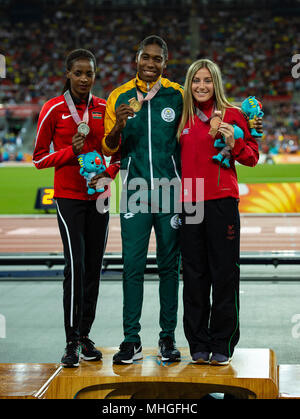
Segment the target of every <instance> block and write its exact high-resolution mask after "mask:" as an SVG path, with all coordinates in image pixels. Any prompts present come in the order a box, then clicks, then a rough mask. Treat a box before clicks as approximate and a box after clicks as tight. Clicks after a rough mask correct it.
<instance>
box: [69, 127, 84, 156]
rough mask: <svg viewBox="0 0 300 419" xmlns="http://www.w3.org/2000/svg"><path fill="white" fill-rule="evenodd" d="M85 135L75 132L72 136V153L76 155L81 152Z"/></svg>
mask: <svg viewBox="0 0 300 419" xmlns="http://www.w3.org/2000/svg"><path fill="white" fill-rule="evenodd" d="M84 140H85V135H83V134H80V133H79V132H77V133H76V134H75V135H74V137H73V138H72V148H73V153H74V154H76V155H78V154H80V153H81V150H82V148H83V146H84Z"/></svg>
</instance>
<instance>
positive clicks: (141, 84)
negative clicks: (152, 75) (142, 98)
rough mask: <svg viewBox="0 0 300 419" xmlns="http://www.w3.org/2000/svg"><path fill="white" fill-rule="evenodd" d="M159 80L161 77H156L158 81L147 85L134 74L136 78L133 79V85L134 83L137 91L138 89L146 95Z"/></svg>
mask: <svg viewBox="0 0 300 419" xmlns="http://www.w3.org/2000/svg"><path fill="white" fill-rule="evenodd" d="M160 79H161V75H160V76H159V77H158V79H156V80H155V81H153V82H151V83H148V82H146V81H144V80H142V79H141V78H140V77H139V74H138V73H137V74H136V78H135V83H136V87H137V88H138V89H140V90H141V91H142V92H145V93H147V92H149V90H151V89H152V87H153V86H154V85H155V83H157V82H158V80H160Z"/></svg>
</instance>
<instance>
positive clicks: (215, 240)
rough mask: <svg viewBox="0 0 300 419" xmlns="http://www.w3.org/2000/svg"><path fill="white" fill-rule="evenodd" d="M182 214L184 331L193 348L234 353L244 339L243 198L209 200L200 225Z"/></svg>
mask: <svg viewBox="0 0 300 419" xmlns="http://www.w3.org/2000/svg"><path fill="white" fill-rule="evenodd" d="M181 218H182V222H181V227H180V244H181V251H182V263H183V282H184V288H183V304H184V332H185V336H186V338H187V340H188V343H189V346H190V352H191V354H193V353H195V352H199V351H208V352H217V353H221V354H224V355H227V356H232V354H233V351H234V347H235V346H236V344H237V342H238V340H239V279H240V269H239V257H240V217H239V211H238V202H237V200H236V199H233V198H224V199H216V200H210V201H205V203H204V219H203V221H202V222H201V223H199V224H187V223H186V215H185V214H184V213H183V214H182V217H181ZM211 291H212V293H211ZM210 295H211V298H210Z"/></svg>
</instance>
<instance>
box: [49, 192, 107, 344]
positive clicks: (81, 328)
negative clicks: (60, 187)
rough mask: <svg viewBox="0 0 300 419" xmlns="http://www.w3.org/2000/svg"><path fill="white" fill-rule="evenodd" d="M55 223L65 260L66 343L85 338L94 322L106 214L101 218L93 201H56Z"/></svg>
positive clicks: (105, 234)
mask: <svg viewBox="0 0 300 419" xmlns="http://www.w3.org/2000/svg"><path fill="white" fill-rule="evenodd" d="M57 219H58V225H59V230H60V234H61V238H62V242H63V247H64V257H65V269H64V277H65V278H64V283H63V306H64V325H65V332H66V341H67V342H69V341H73V340H77V339H78V338H79V337H80V336H88V334H89V332H90V329H91V326H92V324H93V321H94V318H95V313H96V305H97V299H98V293H99V283H100V273H101V267H102V259H103V254H104V251H105V246H106V239H107V233H108V220H109V214H108V212H107V213H105V214H100V213H99V212H98V211H97V209H96V201H83V200H77V199H67V198H58V199H57Z"/></svg>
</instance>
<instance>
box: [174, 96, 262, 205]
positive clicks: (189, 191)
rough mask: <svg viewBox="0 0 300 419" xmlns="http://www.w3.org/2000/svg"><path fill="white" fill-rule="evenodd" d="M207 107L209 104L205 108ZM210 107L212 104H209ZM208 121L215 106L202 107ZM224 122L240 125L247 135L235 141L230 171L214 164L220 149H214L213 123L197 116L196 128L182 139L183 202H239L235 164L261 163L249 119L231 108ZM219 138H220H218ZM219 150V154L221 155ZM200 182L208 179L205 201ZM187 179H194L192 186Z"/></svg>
mask: <svg viewBox="0 0 300 419" xmlns="http://www.w3.org/2000/svg"><path fill="white" fill-rule="evenodd" d="M204 105H205V104H204ZM208 105H210V104H208ZM201 109H202V110H203V112H204V113H205V114H207V116H208V117H210V115H211V110H212V104H211V106H209V107H205V106H204V107H203V106H202V107H201ZM223 121H224V122H227V123H229V124H232V125H233V124H236V125H237V126H239V127H240V128H241V129H242V130H243V131H244V138H243V139H242V138H239V139H237V140H236V141H235V146H234V147H233V149H232V150H231V155H232V159H231V167H230V168H228V169H226V168H222V167H220V166H219V165H218V164H216V163H214V162H213V160H212V157H213V156H214V155H215V154H218V152H219V151H220V149H217V148H215V147H214V139H213V138H212V137H211V135H209V134H208V131H209V128H210V125H209V123H205V122H202V121H201V120H200V119H199V118H198V117H197V116H196V115H195V123H194V125H192V124H190V125H189V122H187V124H186V125H185V128H184V130H183V131H182V133H181V136H180V144H181V165H182V201H185V202H196V201H197V200H198V201H199V200H200V201H202V200H203V198H204V201H206V200H210V199H218V198H227V197H233V198H239V188H238V181H237V174H236V170H235V166H234V161H235V160H236V161H238V162H239V163H241V164H243V165H245V166H255V165H256V163H257V162H258V159H259V153H258V144H257V142H256V140H255V139H254V138H253V137H252V136H251V134H250V131H249V129H248V125H247V122H246V119H245V117H244V116H243V114H242V113H241V111H239V110H238V109H235V108H228V109H227V110H226V112H225V116H224V118H223ZM216 138H218V137H216ZM218 150H219V151H218ZM196 178H203V179H204V197H203V195H202V197H201V198H200V199H199V196H200V195H198V199H197V195H196V187H197V186H196ZM186 179H192V181H190V182H191V183H190V185H189V183H188V182H187V181H185V180H186Z"/></svg>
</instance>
